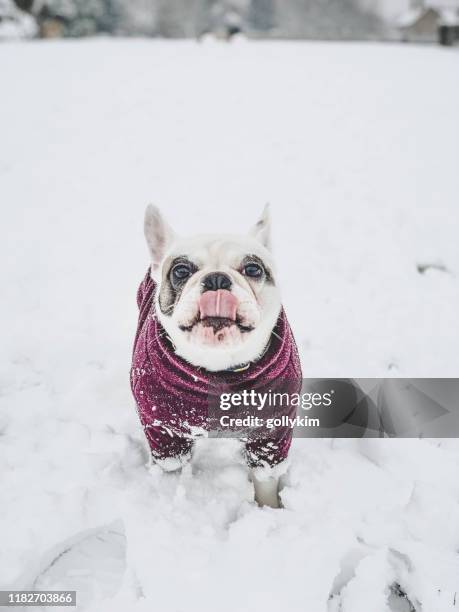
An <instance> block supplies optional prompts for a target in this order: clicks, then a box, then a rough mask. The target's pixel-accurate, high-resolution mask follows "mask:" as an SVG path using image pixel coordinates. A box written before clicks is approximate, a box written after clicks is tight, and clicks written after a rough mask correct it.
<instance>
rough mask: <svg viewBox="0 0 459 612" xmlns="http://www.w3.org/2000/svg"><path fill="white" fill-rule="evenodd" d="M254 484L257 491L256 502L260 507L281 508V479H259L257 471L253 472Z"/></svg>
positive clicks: (266, 477) (268, 477)
mask: <svg viewBox="0 0 459 612" xmlns="http://www.w3.org/2000/svg"><path fill="white" fill-rule="evenodd" d="M252 482H253V487H254V489H255V501H256V502H257V504H258V505H259V506H269V507H270V508H280V507H281V503H280V499H279V478H277V477H275V476H263V477H259V476H257V474H256V470H252Z"/></svg>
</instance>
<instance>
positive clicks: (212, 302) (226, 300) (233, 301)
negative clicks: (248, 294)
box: [199, 289, 238, 321]
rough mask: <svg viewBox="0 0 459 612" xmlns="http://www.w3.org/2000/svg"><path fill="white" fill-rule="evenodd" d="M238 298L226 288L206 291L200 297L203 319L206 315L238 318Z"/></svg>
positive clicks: (233, 319)
mask: <svg viewBox="0 0 459 612" xmlns="http://www.w3.org/2000/svg"><path fill="white" fill-rule="evenodd" d="M237 304H238V302H237V298H236V297H235V296H234V295H233V294H232V293H231V291H227V290H226V289H219V290H218V291H206V292H205V293H203V294H202V295H201V297H200V299H199V311H200V315H201V319H205V318H206V317H222V318H224V319H231V320H232V321H235V320H236V310H237Z"/></svg>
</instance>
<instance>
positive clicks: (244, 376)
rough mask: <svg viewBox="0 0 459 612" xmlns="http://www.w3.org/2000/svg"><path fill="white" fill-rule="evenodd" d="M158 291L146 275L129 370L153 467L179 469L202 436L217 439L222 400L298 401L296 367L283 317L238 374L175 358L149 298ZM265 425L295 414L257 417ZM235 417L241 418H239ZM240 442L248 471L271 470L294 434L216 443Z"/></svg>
mask: <svg viewBox="0 0 459 612" xmlns="http://www.w3.org/2000/svg"><path fill="white" fill-rule="evenodd" d="M155 290H156V284H155V282H154V281H153V280H152V279H151V277H150V272H147V275H146V276H145V278H144V280H143V281H142V283H141V285H140V287H139V290H138V292H137V304H138V306H139V310H140V313H139V322H138V327H137V333H136V336H135V342H134V350H133V357H132V368H131V388H132V393H133V395H134V398H135V400H136V404H137V411H138V414H139V417H140V421H141V423H142V426H143V428H144V431H145V435H146V437H147V440H148V443H149V445H150V449H151V452H152V455H153V458H154V460H156V461H161V460H164V459H176V460H178V461H179V462H183V461H184V460H185V458H186V457H187V456H188V455H189V454H190V452H191V449H192V446H193V441H194V439H195V438H196V437H197V436H199V435H203V433H204V434H205V433H206V432H215V431H217V432H218V431H219V425H218V423H219V420H218V418H217V417H219V416H222V415H223V414H228V415H229V416H235V415H234V414H233V413H232V412H231V411H228V412H227V413H224V412H222V411H221V410H220V408H219V403H218V402H219V397H220V394H221V393H222V392H225V393H240V392H241V391H243V390H252V389H253V390H255V391H256V392H257V393H267V392H269V391H270V392H271V393H284V394H285V393H288V394H289V396H290V397H291V395H292V394H296V393H299V392H300V390H301V382H302V381H301V378H302V375H301V366H300V360H299V357H298V350H297V347H296V344H295V340H294V338H293V335H292V331H291V329H290V326H289V324H288V321H287V318H286V316H285V313H284V311H283V310H282V311H281V313H280V315H279V318H278V320H277V323H276V326H275V328H274V330H273V334H272V335H271V340H270V343H269V346H268V348H267V350H266V351H265V353H264V354H263V355H262V357H260V359H258V360H257V361H255V362H253V363H250V364H249V365H248V366H246V367H244V368H243V369H242V368H240V369H237V370H225V371H221V372H210V371H208V370H205V369H203V368H199V367H196V366H193V365H192V364H190V363H188V362H187V361H185V360H184V359H182V358H181V357H179V356H178V355H177V354H176V353H175V351H174V348H173V345H172V343H171V341H170V339H169V338H168V336H167V335H166V333H165V331H164V328H163V327H162V326H161V323H160V322H159V320H158V318H157V315H156V312H155V303H154V295H155ZM257 414H261V416H263V417H267V416H268V415H269V417H276V418H280V417H282V416H288V417H294V416H295V414H296V407H291V406H289V405H288V406H283V407H275V408H274V409H273V408H272V407H271V408H270V409H269V411H268V412H267V411H266V410H265V409H263V411H260V412H257ZM239 415H240V413H239V412H238V415H237V416H239ZM234 435H237V436H238V437H239V438H240V439H241V440H242V441H243V442H244V445H245V453H246V460H247V463H248V465H249V466H250V467H259V466H274V465H276V464H278V463H280V462H281V461H283V460H284V459H285V458H286V457H287V454H288V451H289V448H290V444H291V440H292V428H291V427H289V426H284V424H282V425H280V426H275V427H271V428H267V427H255V428H250V427H249V428H247V427H245V428H241V429H240V431H239V430H236V432H235V431H234V429H233V430H232V435H231V436H229V431H228V430H227V431H226V432H225V431H224V429H223V428H220V433H217V436H220V437H234Z"/></svg>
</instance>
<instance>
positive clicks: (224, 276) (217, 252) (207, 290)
mask: <svg viewBox="0 0 459 612" xmlns="http://www.w3.org/2000/svg"><path fill="white" fill-rule="evenodd" d="M269 234H270V221H269V210H268V208H267V207H266V208H265V210H264V212H263V215H262V217H261V219H260V220H259V221H258V223H257V224H256V225H255V226H254V227H253V229H252V230H251V231H250V232H249V233H248V234H246V235H241V236H238V235H234V236H233V235H202V236H193V237H190V238H182V237H179V236H177V235H176V234H175V233H174V232H173V231H172V229H171V228H170V227H169V225H168V224H167V223H166V221H165V220H164V218H163V217H162V215H161V213H160V211H159V210H158V208H156V207H155V206H151V205H150V206H148V208H147V210H146V213H145V237H146V239H147V244H148V247H149V250H150V254H151V260H152V265H151V274H152V278H153V279H154V280H155V281H156V283H157V285H158V290H157V292H156V304H155V307H156V312H157V316H158V319H159V321H160V323H161V324H162V326H163V327H164V329H165V330H166V332H167V334H168V336H169V338H170V339H171V341H172V343H173V345H174V347H175V351H176V353H177V354H178V355H180V356H181V357H183V358H184V359H186V360H187V361H189V362H190V363H192V364H193V365H195V366H200V367H203V368H206V369H207V370H211V371H218V370H225V369H228V368H231V367H235V366H237V365H240V364H244V363H247V362H249V361H254V360H256V359H257V358H258V357H259V356H260V355H261V354H262V353H263V351H264V350H265V348H266V346H267V345H268V343H269V339H270V336H271V333H272V331H273V328H274V326H275V324H276V321H277V318H278V316H279V312H280V307H281V304H280V297H279V292H278V289H277V286H276V284H275V278H274V270H273V261H272V257H271V254H270V251H269V240H270V236H269Z"/></svg>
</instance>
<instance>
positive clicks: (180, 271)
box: [172, 264, 192, 281]
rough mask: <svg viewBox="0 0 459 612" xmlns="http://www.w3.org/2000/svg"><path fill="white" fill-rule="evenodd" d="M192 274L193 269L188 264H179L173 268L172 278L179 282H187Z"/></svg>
mask: <svg viewBox="0 0 459 612" xmlns="http://www.w3.org/2000/svg"><path fill="white" fill-rule="evenodd" d="M191 273H192V272H191V268H190V266H187V264H177V265H176V266H174V267H173V268H172V276H173V277H174V279H176V280H179V281H181V280H185V279H186V278H188V277H189V276H191Z"/></svg>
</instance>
